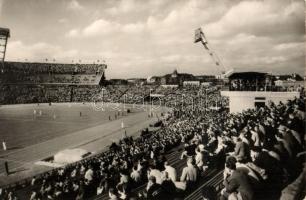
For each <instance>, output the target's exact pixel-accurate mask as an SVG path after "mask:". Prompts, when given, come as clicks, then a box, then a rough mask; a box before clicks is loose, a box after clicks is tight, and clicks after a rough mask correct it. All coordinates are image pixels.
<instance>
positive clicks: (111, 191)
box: [108, 188, 119, 200]
mask: <svg viewBox="0 0 306 200" xmlns="http://www.w3.org/2000/svg"><path fill="white" fill-rule="evenodd" d="M108 196H109V199H111V200H118V199H119V197H118V194H117V193H116V191H115V189H114V188H109V190H108Z"/></svg>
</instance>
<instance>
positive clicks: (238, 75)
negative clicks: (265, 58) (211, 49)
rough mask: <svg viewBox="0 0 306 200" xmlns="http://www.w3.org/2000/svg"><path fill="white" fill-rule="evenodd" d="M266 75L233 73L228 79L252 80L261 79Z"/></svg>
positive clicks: (259, 73)
mask: <svg viewBox="0 0 306 200" xmlns="http://www.w3.org/2000/svg"><path fill="white" fill-rule="evenodd" d="M266 74H267V73H262V72H234V73H232V74H231V75H230V76H229V77H228V78H229V79H254V78H263V77H265V76H266Z"/></svg>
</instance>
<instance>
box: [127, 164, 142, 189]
mask: <svg viewBox="0 0 306 200" xmlns="http://www.w3.org/2000/svg"><path fill="white" fill-rule="evenodd" d="M137 168H138V167H137V166H136V165H135V166H134V167H133V169H132V172H131V175H130V177H131V179H132V180H133V181H134V182H135V183H136V184H138V183H140V182H141V180H142V179H141V175H140V171H138V170H137Z"/></svg>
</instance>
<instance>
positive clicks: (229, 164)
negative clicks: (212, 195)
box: [221, 156, 254, 200]
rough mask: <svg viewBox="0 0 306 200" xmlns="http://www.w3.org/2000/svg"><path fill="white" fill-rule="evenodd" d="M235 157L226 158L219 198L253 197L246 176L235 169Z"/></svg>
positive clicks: (238, 199) (248, 198) (246, 199)
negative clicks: (222, 186)
mask: <svg viewBox="0 0 306 200" xmlns="http://www.w3.org/2000/svg"><path fill="white" fill-rule="evenodd" d="M236 162H237V160H236V158H235V157H232V156H230V157H228V158H227V159H226V163H225V167H226V168H227V170H226V171H227V173H225V178H224V182H223V184H224V186H225V188H224V189H223V190H222V192H221V199H224V200H225V199H232V200H234V199H236V200H240V199H241V200H251V199H253V195H254V194H253V193H254V192H253V189H252V187H251V185H250V183H249V180H248V176H247V175H246V174H244V173H243V172H240V171H238V170H236Z"/></svg>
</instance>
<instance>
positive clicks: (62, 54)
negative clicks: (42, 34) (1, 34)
mask: <svg viewBox="0 0 306 200" xmlns="http://www.w3.org/2000/svg"><path fill="white" fill-rule="evenodd" d="M77 55H78V51H77V50H65V49H63V48H62V47H60V46H56V45H51V44H48V43H44V42H38V43H35V44H31V45H26V44H24V43H23V42H22V41H19V40H18V41H11V42H9V43H8V46H7V57H6V58H7V60H25V59H27V60H29V61H38V62H42V61H44V60H45V58H48V59H49V60H51V59H53V58H54V59H56V60H58V59H59V60H62V61H63V60H66V59H68V60H70V59H71V58H74V57H75V56H77Z"/></svg>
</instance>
